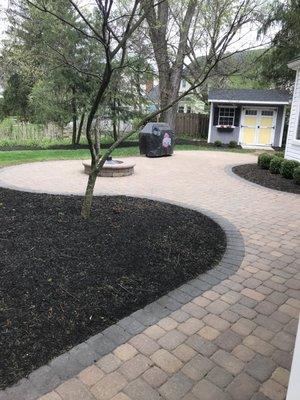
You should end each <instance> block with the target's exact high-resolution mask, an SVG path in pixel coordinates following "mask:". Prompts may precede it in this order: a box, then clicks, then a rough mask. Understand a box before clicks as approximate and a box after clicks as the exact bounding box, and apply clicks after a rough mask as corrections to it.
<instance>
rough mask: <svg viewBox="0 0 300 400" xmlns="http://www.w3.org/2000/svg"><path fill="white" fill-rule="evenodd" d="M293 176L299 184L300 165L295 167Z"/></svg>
mask: <svg viewBox="0 0 300 400" xmlns="http://www.w3.org/2000/svg"><path fill="white" fill-rule="evenodd" d="M293 178H294V181H295V183H297V185H300V166H298V167H296V168H295V169H294V174H293Z"/></svg>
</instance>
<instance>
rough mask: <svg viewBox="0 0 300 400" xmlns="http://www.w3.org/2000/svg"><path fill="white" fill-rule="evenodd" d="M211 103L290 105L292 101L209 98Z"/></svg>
mask: <svg viewBox="0 0 300 400" xmlns="http://www.w3.org/2000/svg"><path fill="white" fill-rule="evenodd" d="M208 102H209V103H236V104H272V105H275V104H276V105H288V104H290V101H261V100H260V101H259V100H228V99H227V100H225V99H222V100H219V99H208Z"/></svg>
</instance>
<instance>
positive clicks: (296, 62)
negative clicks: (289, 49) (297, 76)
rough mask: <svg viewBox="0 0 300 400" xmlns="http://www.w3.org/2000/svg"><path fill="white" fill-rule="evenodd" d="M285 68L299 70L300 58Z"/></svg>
mask: <svg viewBox="0 0 300 400" xmlns="http://www.w3.org/2000/svg"><path fill="white" fill-rule="evenodd" d="M287 66H288V67H289V68H290V69H293V70H294V71H297V70H298V69H299V68H300V57H298V58H296V59H295V60H292V61H290V62H289V63H288V65H287Z"/></svg>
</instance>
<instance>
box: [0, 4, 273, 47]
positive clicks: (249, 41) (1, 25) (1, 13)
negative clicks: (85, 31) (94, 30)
mask: <svg viewBox="0 0 300 400" xmlns="http://www.w3.org/2000/svg"><path fill="white" fill-rule="evenodd" d="M80 3H81V5H83V6H90V1H89V0H80ZM8 4H9V0H0V48H1V42H2V40H3V38H4V37H5V30H6V28H7V20H6V15H5V10H6V9H7V7H8ZM272 33H274V32H272ZM272 33H271V36H272ZM237 36H238V35H237ZM237 39H238V37H237V38H236V39H235V40H236V42H235V43H233V44H232V45H231V46H230V48H229V50H231V51H236V50H240V49H245V48H249V47H252V46H259V45H260V44H262V42H265V43H268V42H269V40H270V38H266V37H265V38H264V39H263V40H261V39H260V40H259V41H258V40H257V32H256V29H253V28H252V29H251V28H250V27H249V26H245V27H244V28H243V29H242V32H241V33H240V38H239V40H237Z"/></svg>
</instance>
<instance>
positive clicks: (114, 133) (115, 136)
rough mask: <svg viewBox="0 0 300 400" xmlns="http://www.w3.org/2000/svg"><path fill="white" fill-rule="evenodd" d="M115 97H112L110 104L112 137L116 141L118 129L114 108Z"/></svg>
mask: <svg viewBox="0 0 300 400" xmlns="http://www.w3.org/2000/svg"><path fill="white" fill-rule="evenodd" d="M116 106H117V104H116V98H115V97H114V98H113V104H112V128H113V138H114V141H115V142H116V141H117V140H118V129H117V110H116Z"/></svg>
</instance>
